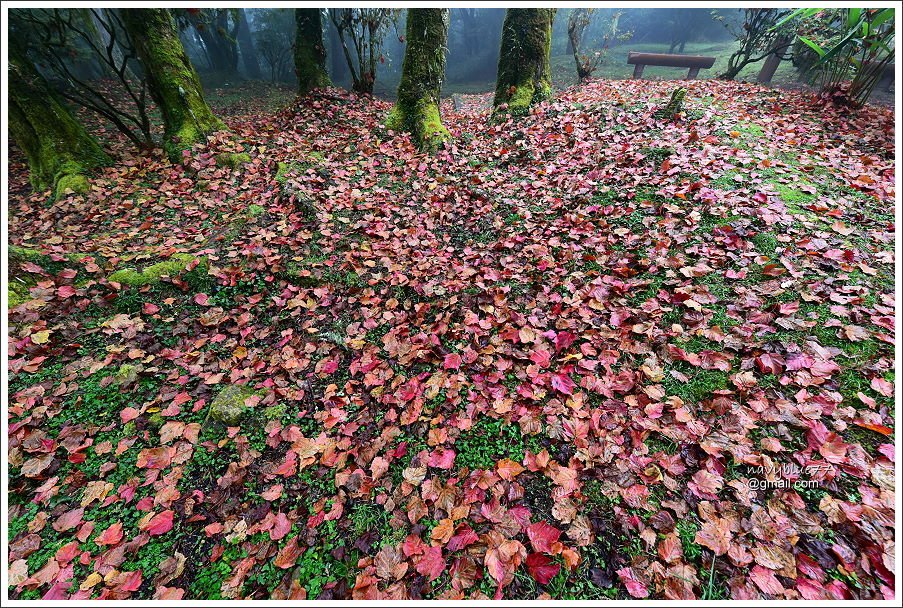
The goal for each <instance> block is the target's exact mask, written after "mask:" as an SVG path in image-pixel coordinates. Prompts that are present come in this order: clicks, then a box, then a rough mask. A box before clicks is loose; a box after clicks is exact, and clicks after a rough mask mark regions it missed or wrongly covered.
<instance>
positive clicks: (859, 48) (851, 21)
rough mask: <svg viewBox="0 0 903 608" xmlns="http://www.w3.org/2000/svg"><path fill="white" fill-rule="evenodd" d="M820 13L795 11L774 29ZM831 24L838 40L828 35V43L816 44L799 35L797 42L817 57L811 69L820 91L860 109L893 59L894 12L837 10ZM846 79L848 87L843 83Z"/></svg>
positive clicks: (862, 9)
mask: <svg viewBox="0 0 903 608" xmlns="http://www.w3.org/2000/svg"><path fill="white" fill-rule="evenodd" d="M823 10H825V9H820V8H806V9H797V10H795V11H793V12H792V13H790V14H789V15H787V16H786V17H785V18H784V19H782V20H781V22H779V23H777V24H776V25H775V27H779V26H781V25H783V24H784V23H786V22H787V21H790V20H792V19H800V20H805V19H809V18H811V17H814V16H816V15H818V14H819V13H820V12H821V11H823ZM831 25H832V26H834V27H835V28H836V29H837V30H838V31H839V37H838V36H837V35H835V36H832V38H833V39H834V41H833V42H831V43H824V42H822V43H821V44H819V42H817V41H815V40H812V39H810V38H808V37H806V36H802V35H799V39H800V41H802V42H803V43H804V44H806V45H807V46H808V47H809V48H811V49H812V50H813V51H815V53H816V54H817V55H818V57H819V59H818V61H817V62H816V63H815V65H813V66H812V69H813V70H817V71H818V74H819V75H820V84H821V89H822V91H823V92H825V93H829V94H832V95H835V96H837V97H840V98H842V99H843V100H844V101H845V102H846V103H848V104H849V105H851V106H853V107H856V108H859V107H862V106H863V105H864V104H865V102H866V101H868V98H869V97H870V96H871V94H872V92H873V91H874V89H875V86H876V85H877V84H878V82H880V80H881V78H882V76H883V75H884V71H885V70H886V69H887V66H888V65H890V63H891V61H893V59H894V47H893V40H894V35H895V33H896V32H895V28H894V9H892V8H881V9H864V8H847V9H841V12H840V15H839V17H837V18H834V19H833V20H832V22H831ZM847 80H850V84H849V86H848V87H847V86H846V85H845V84H844V83H845V82H846V81H847Z"/></svg>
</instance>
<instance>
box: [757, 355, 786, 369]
mask: <svg viewBox="0 0 903 608" xmlns="http://www.w3.org/2000/svg"><path fill="white" fill-rule="evenodd" d="M756 366H757V367H758V368H759V371H761V372H762V373H763V374H780V373H781V372H782V371H784V357H782V356H781V355H777V354H775V353H762V354H761V355H759V356H758V357H756Z"/></svg>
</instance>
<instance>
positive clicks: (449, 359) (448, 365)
mask: <svg viewBox="0 0 903 608" xmlns="http://www.w3.org/2000/svg"><path fill="white" fill-rule="evenodd" d="M459 367H461V355H459V354H458V353H448V354H447V355H445V361H443V363H442V368H443V369H458V368H459Z"/></svg>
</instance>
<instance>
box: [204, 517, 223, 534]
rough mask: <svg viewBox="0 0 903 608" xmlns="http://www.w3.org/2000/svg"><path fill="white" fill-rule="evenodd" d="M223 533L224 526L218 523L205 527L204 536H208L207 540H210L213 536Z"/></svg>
mask: <svg viewBox="0 0 903 608" xmlns="http://www.w3.org/2000/svg"><path fill="white" fill-rule="evenodd" d="M222 531H223V524H221V523H220V522H218V521H217V522H213V523H212V524H207V525H206V526H204V534H206V535H207V538H210V537H211V536H216V535H217V534H219V533H220V532H222Z"/></svg>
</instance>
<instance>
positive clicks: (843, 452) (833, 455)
mask: <svg viewBox="0 0 903 608" xmlns="http://www.w3.org/2000/svg"><path fill="white" fill-rule="evenodd" d="M849 447H850V446H849V445H847V444H846V443H844V442H843V438H842V437H841V436H840V435H838V434H837V433H833V432H832V433H829V434H828V436H827V437H826V438H825V441H824V443H822V444H821V445H820V446H818V453H819V454H821V455H822V456H824V458H825V460H827V461H828V462H830V463H833V464H843V463H845V462H846V461H847V450H848V449H849Z"/></svg>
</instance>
